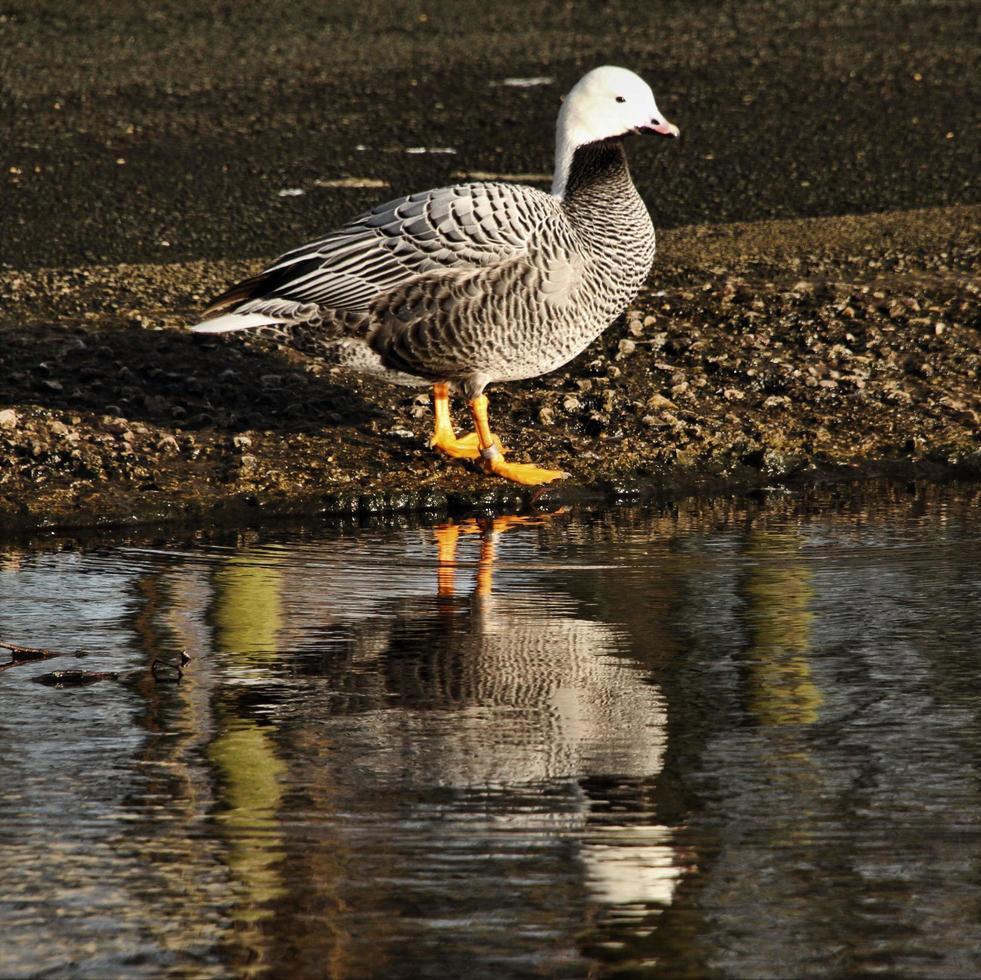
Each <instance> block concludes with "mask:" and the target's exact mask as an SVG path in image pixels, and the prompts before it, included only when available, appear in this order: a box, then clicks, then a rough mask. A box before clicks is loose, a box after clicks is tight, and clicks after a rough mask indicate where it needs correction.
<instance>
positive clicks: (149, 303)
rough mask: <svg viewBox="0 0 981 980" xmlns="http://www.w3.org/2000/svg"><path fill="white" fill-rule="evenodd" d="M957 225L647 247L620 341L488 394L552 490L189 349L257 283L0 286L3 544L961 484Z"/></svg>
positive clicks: (134, 273)
mask: <svg viewBox="0 0 981 980" xmlns="http://www.w3.org/2000/svg"><path fill="white" fill-rule="evenodd" d="M979 224H981V208H978V207H973V206H960V207H948V208H933V209H925V210H918V211H907V212H891V213H886V214H879V215H866V216H854V217H839V218H815V219H798V220H793V219H789V220H781V221H765V222H752V223H743V224H729V225H724V226H705V225H699V226H693V227H689V228H682V229H674V230H671V231H669V232H665V233H662V234H661V236H660V239H659V254H658V258H657V260H656V264H655V270H654V273H653V275H652V278H651V281H650V283H649V286H648V288H647V289H646V290H645V291H644V292H643V293H642V294H641V296H640V297H639V298H638V300H637V302H636V303H635V304H634V307H633V308H632V309H631V310H630V311H629V312H628V314H627V316H626V317H624V318H623V319H622V320H621V321H620V322H619V323H617V324H615V325H614V326H613V327H611V328H610V329H609V330H608V331H607V332H606V334H605V335H604V336H603V337H601V338H600V339H599V340H598V341H597V342H596V343H595V344H593V345H592V346H591V347H590V348H589V349H588V350H587V351H585V352H584V353H583V354H582V355H581V356H580V357H579V358H577V359H576V360H575V361H574V362H572V363H571V364H570V365H568V366H567V367H566V368H565V369H564V370H562V371H559V372H556V373H554V374H552V375H549V376H546V377H544V378H542V379H538V380H535V381H529V382H524V383H521V384H515V385H503V386H498V387H497V388H495V389H492V390H490V392H489V393H490V396H491V412H492V415H491V418H492V421H493V423H494V426H495V428H496V429H497V431H498V432H499V434H500V435H501V437H502V439H503V441H504V444H505V445H506V446H507V447H508V448H509V449H510V450H511V452H512V454H513V458H514V459H516V460H519V461H520V460H534V461H535V462H539V463H543V464H546V465H557V466H560V467H561V468H563V469H566V470H568V471H569V472H571V473H572V479H570V480H569V481H567V482H566V483H564V484H561V485H558V486H554V487H552V488H546V489H544V490H539V491H535V490H529V489H527V488H518V487H513V486H511V485H508V484H505V483H503V482H502V481H499V480H496V479H492V478H490V477H486V476H484V475H483V474H480V473H478V472H476V470H475V469H474V468H473V466H472V465H471V464H467V463H464V462H460V461H453V460H449V459H443V458H440V457H437V456H436V455H434V453H433V452H432V451H431V450H430V449H429V448H428V445H427V442H428V437H429V428H430V423H431V411H430V408H429V405H428V403H427V398H426V396H420V395H418V394H417V393H414V392H411V391H408V390H405V389H397V388H392V387H389V386H387V385H384V384H379V383H375V382H371V381H366V380H364V379H360V378H357V377H352V376H348V375H345V374H343V373H340V372H336V371H334V370H332V369H331V368H330V367H329V366H327V365H324V364H321V363H319V362H316V361H311V360H309V359H307V358H305V357H304V356H303V355H301V354H299V353H297V352H294V351H290V350H287V349H282V348H279V347H277V346H276V345H273V344H270V343H268V342H263V341H250V340H248V339H247V338H242V337H241V336H233V337H229V338H217V339H210V338H201V337H194V336H191V335H189V334H188V333H187V332H186V324H187V323H188V322H193V319H194V316H195V313H196V311H197V310H198V309H199V308H200V306H201V304H202V301H203V300H205V299H206V298H207V297H208V296H209V295H210V294H213V293H214V292H216V291H217V290H218V289H220V288H221V287H222V285H224V284H225V283H226V282H227V281H229V280H231V279H234V278H235V277H237V276H240V275H242V274H245V273H247V272H249V271H250V270H252V269H254V268H255V267H256V266H257V265H258V264H259V262H260V261H261V260H256V261H244V262H208V263H205V262H192V263H181V264H167V265H139V266H127V265H120V266H83V267H79V268H74V269H42V270H29V271H22V272H16V271H15V272H10V273H4V274H2V275H0V310H2V313H0V370H2V371H3V375H4V377H5V380H6V384H5V387H4V390H3V394H2V396H0V401H2V404H0V458H2V459H3V461H4V465H3V467H2V470H0V527H2V529H3V530H4V531H5V532H7V533H11V532H14V531H26V530H30V529H39V528H76V527H85V526H97V527H106V526H120V525H133V524H140V523H154V524H155V523H160V522H175V521H176V522H182V523H185V522H216V521H217V522H222V523H224V522H230V523H234V522H248V521H252V520H256V519H266V518H272V517H273V516H311V515H328V514H374V513H386V512H400V511H401V512H406V511H429V512H435V513H459V512H461V511H466V510H473V509H487V508H491V509H494V508H524V507H528V506H532V505H533V504H536V503H537V504H540V505H545V506H554V505H556V504H558V503H560V502H563V501H575V500H581V501H584V500H590V501H610V502H616V501H624V500H636V499H641V498H643V497H645V496H661V497H663V496H666V495H690V494H692V493H729V492H746V491H751V490H753V489H758V488H761V487H766V486H778V485H787V486H792V487H793V486H797V487H799V486H803V485H813V484H815V483H821V482H826V481H830V480H839V479H856V478H866V477H876V476H891V477H900V478H904V479H914V478H919V477H923V478H928V479H947V478H961V479H969V480H979V479H981V397H979V391H981V379H979V372H981V331H979V326H981V316H979V313H981V310H979V306H981V303H979V295H978V293H979V289H978V283H977V281H976V278H975V276H974V270H975V269H976V268H977V263H978V248H979V246H978V243H979V241H981V235H979ZM458 418H459V420H460V422H461V423H462V422H463V421H464V419H463V413H462V411H461V412H459V413H458Z"/></svg>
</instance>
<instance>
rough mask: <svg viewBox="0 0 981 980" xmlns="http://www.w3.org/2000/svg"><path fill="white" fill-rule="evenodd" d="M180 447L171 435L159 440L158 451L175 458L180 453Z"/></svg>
mask: <svg viewBox="0 0 981 980" xmlns="http://www.w3.org/2000/svg"><path fill="white" fill-rule="evenodd" d="M180 448H181V447H180V446H179V445H178V444H177V440H176V439H175V438H174V437H173V436H170V435H166V436H161V437H160V438H159V439H158V440H157V449H158V450H159V451H160V452H162V453H167V454H168V455H169V456H174V455H176V454H177V453H179V452H180Z"/></svg>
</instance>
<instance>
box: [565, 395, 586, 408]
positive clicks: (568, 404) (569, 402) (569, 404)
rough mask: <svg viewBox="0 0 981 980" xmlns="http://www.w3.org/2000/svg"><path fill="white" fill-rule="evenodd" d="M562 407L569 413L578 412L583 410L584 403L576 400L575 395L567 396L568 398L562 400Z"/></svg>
mask: <svg viewBox="0 0 981 980" xmlns="http://www.w3.org/2000/svg"><path fill="white" fill-rule="evenodd" d="M562 407H563V408H564V409H565V410H566V411H567V412H576V411H578V410H579V409H580V408H582V402H581V401H580V400H579V399H578V398H576V396H575V395H566V397H565V398H563V399H562Z"/></svg>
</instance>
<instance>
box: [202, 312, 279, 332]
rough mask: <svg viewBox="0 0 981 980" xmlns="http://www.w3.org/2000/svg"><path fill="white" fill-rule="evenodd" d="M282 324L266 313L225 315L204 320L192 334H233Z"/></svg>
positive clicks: (233, 313)
mask: <svg viewBox="0 0 981 980" xmlns="http://www.w3.org/2000/svg"><path fill="white" fill-rule="evenodd" d="M279 323H282V320H278V319H276V318H275V317H271V316H268V315H266V314H265V313H235V312H232V313H225V314H223V315H221V316H216V317H212V318H211V319H210V320H202V321H201V323H196V324H195V325H194V326H193V327H191V332H192V333H231V332H232V331H233V330H251V329H253V328H255V327H270V326H273V325H275V324H279Z"/></svg>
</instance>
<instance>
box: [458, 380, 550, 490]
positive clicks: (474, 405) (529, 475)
mask: <svg viewBox="0 0 981 980" xmlns="http://www.w3.org/2000/svg"><path fill="white" fill-rule="evenodd" d="M470 414H471V415H473V422H474V428H475V429H476V430H477V441H478V444H479V445H480V457H481V459H482V460H483V466H484V472H485V473H496V474H497V475H498V476H503V477H504V479H505V480H512V481H513V482H514V483H523V484H525V485H526V486H532V487H533V486H537V485H538V484H540V483H551V482H552V481H553V480H564V479H566V478H567V477H568V476H569V474H568V473H564V472H563V471H562V470H544V469H542V468H541V467H540V466H535V465H534V464H532V463H506V462H505V461H504V457H503V456H502V454H501V450H500V442H499V441H498V440H497V437H496V436H495V435H494V434H493V433H492V432H491V429H490V422H489V421H488V420H487V396H486V395H478V396H477V397H476V398H474V399H473V400H472V401H471V402H470Z"/></svg>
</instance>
